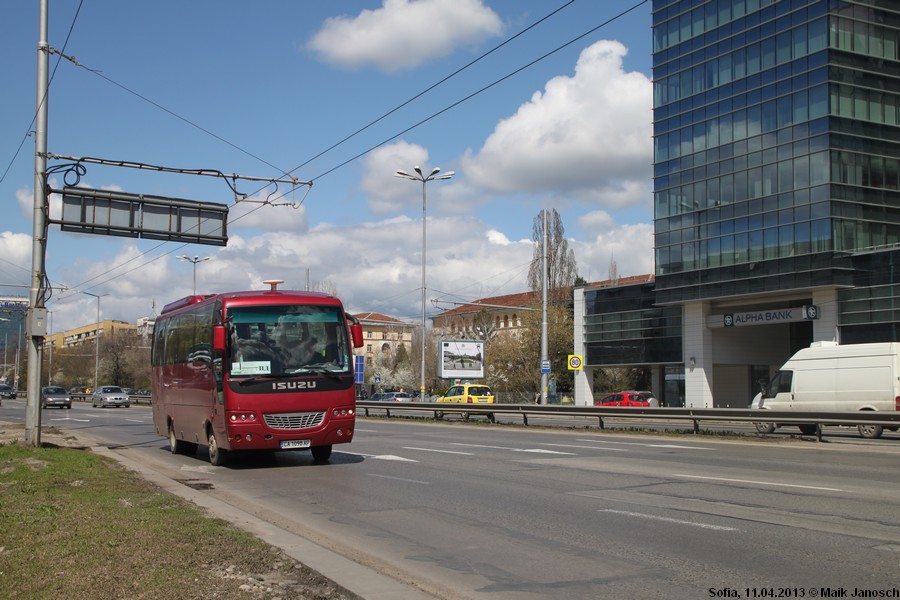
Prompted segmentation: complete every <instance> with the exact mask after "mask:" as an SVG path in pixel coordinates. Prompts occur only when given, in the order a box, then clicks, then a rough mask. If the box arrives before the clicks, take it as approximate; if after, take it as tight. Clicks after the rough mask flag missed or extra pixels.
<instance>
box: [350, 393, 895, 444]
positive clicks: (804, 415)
mask: <svg viewBox="0 0 900 600" xmlns="http://www.w3.org/2000/svg"><path fill="white" fill-rule="evenodd" d="M356 407H357V410H360V409H362V410H364V411H365V415H366V416H369V415H370V412H369V411H370V410H380V411H382V410H383V411H384V412H385V414H386V416H387V417H390V416H391V411H414V412H423V413H428V412H430V413H433V416H434V417H435V418H436V417H437V413H439V412H442V413H463V415H465V416H468V415H488V414H494V415H500V414H503V415H518V416H521V417H522V423H523V424H524V425H528V417H529V416H559V417H593V418H596V419H598V420H599V426H600V429H603V427H604V423H603V419H604V418H609V417H619V418H621V417H625V418H633V419H639V420H640V419H648V420H649V419H653V420H659V419H668V420H675V421H689V422H691V423H692V425H693V430H694V433H699V432H700V423H701V422H719V423H721V422H744V423H778V424H779V425H815V426H816V430H817V433H816V435H817V436H818V437H819V438H821V436H822V426H823V425H850V426H854V427H855V426H858V425H880V426H882V427H884V428H893V429H896V428H900V412H887V411H854V412H801V411H785V410H765V409H763V410H760V409H756V410H751V409H742V408H669V407H659V408H650V407H646V408H633V407H624V406H622V407H607V406H558V405H538V404H457V403H449V402H369V401H366V400H357V402H356Z"/></svg>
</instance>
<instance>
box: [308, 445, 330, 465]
mask: <svg viewBox="0 0 900 600" xmlns="http://www.w3.org/2000/svg"><path fill="white" fill-rule="evenodd" d="M310 451H311V452H312V457H313V460H314V461H315V462H328V459H329V458H331V444H328V445H326V446H313V447H312V448H310Z"/></svg>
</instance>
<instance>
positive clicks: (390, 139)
mask: <svg viewBox="0 0 900 600" xmlns="http://www.w3.org/2000/svg"><path fill="white" fill-rule="evenodd" d="M649 1H650V0H640V1H639V2H637V3H636V4H634V5H632V6H631V7H630V8H627V9H625V10H623V11H621V12H620V13H618V14H616V15H615V16H613V17H611V18H609V19H607V20H606V21H604V22H602V23H600V24H599V25H597V26H595V27H593V28H591V29H589V30H588V31H586V32H584V33H582V34H580V35H578V36H576V37H575V38H572V39H570V40H569V41H567V42H565V43H563V44H561V45H559V46H557V47H556V48H554V49H552V50H550V51H548V52H546V53H544V54H543V55H541V56H539V57H538V58H536V59H534V60H532V61H530V62H528V63H527V64H525V65H523V66H521V67H519V68H517V69H515V70H513V71H512V72H510V73H508V74H506V75H504V76H502V77H500V78H499V79H496V80H494V81H493V82H491V83H489V84H487V85H485V86H483V87H481V88H480V89H478V90H476V91H474V92H472V93H470V94H468V95H467V96H464V97H463V98H461V99H459V100H457V101H455V102H453V103H451V104H450V105H448V106H446V107H444V108H442V109H441V110H439V111H437V112H435V113H433V114H432V115H430V116H428V117H426V118H424V119H422V120H420V121H418V122H417V123H415V124H413V125H411V126H409V127H407V128H406V129H404V130H402V131H400V132H398V133H396V134H394V135H392V136H391V137H389V138H387V139H385V140H383V141H381V142H380V143H378V144H376V145H374V146H371V147H369V148H368V149H366V150H364V151H362V152H360V153H358V154H356V155H354V156H353V157H351V158H349V159H347V160H345V161H343V162H341V163H339V164H338V165H336V166H334V167H332V168H330V169H328V170H327V171H325V172H323V173H321V174H319V175H317V176H315V177H313V178H312V179H310V181H311V182H314V181H316V180H318V179H321V178H323V177H325V176H327V175H329V174H331V173H333V172H334V171H336V170H338V169H340V168H342V167H344V166H346V165H348V164H350V163H351V162H354V161H356V160H358V159H359V158H361V157H363V156H365V155H366V154H368V153H370V152H372V151H373V150H375V149H377V148H379V147H381V146H383V145H385V144H387V143H389V142H390V141H392V140H394V139H396V138H398V137H400V136H402V135H404V134H405V133H408V132H409V131H412V130H413V129H416V128H417V127H419V126H421V125H423V124H425V123H427V122H429V121H431V120H433V119H435V118H437V117H438V116H440V115H442V114H444V113H445V112H448V111H449V110H451V109H453V108H455V107H457V106H459V105H460V104H462V103H464V102H466V101H468V100H470V99H472V98H474V97H475V96H478V95H479V94H481V93H483V92H485V91H487V90H489V89H491V88H493V87H495V86H497V85H499V84H500V83H502V82H504V81H506V80H507V79H510V78H511V77H513V76H515V75H517V74H518V73H521V72H522V71H524V70H526V69H528V68H530V67H532V66H534V65H535V64H537V63H539V62H541V61H543V60H545V59H546V58H548V57H550V56H552V55H554V54H556V53H558V52H560V51H562V50H563V49H565V48H567V47H569V46H571V45H572V44H574V43H576V42H578V41H579V40H581V39H583V38H585V37H587V36H589V35H591V34H593V33H595V32H596V31H598V30H599V29H601V28H603V27H605V26H607V25H609V24H610V23H613V22H615V21H616V20H618V19H620V18H622V17H624V16H625V15H627V14H629V13H630V12H632V11H634V10H636V9H637V8H639V7H640V6H642V5H644V4H646V3H647V2H649ZM570 4H572V2H569V3H567V4H565V5H563V6H561V7H559V8H558V9H556V10H555V11H553V12H552V13H550V14H548V15H547V16H545V17H543V18H542V19H540V20H539V21H537V22H536V23H534V24H532V25H530V26H529V27H528V28H527V29H525V30H523V31H522V32H519V33H517V34H516V36H514V37H513V38H510V40H507V41H505V42H503V43H501V44H500V45H498V46H497V47H496V48H494V49H492V50H490V51H488V52H487V53H485V54H484V55H482V56H481V57H479V58H478V59H475V60H473V61H471V62H470V63H468V65H466V67H464V68H467V67H468V66H471V65H473V64H475V63H476V62H477V61H478V60H480V59H481V58H483V57H485V56H487V55H488V54H490V53H491V52H493V51H494V50H496V49H498V48H500V47H501V46H502V45H504V44H505V43H508V42H509V41H511V40H512V39H514V38H515V37H518V36H519V35H521V34H522V33H524V32H525V31H527V30H528V29H531V28H533V27H534V26H536V25H537V24H539V23H540V22H542V21H544V20H546V19H547V18H549V17H550V16H552V15H553V14H556V13H557V12H559V11H560V10H562V9H563V8H566V7H567V6H569V5H570ZM79 66H80V65H79ZM88 70H89V71H91V72H93V73H95V74H97V75H98V76H100V77H102V78H103V79H105V80H107V81H109V82H110V83H113V84H114V85H116V86H118V87H121V88H122V89H124V90H126V91H128V92H129V93H132V94H134V95H136V96H138V97H139V98H141V99H144V100H145V101H147V102H149V103H151V104H152V105H154V106H157V107H158V108H160V109H161V110H164V111H166V112H167V113H170V114H172V115H173V116H175V117H176V118H179V119H180V120H182V121H184V122H186V123H188V124H191V125H192V126H194V127H197V128H198V129H200V130H201V131H204V132H206V133H208V134H209V135H212V136H213V137H215V138H216V139H219V140H221V141H223V142H225V143H227V144H229V145H231V146H233V147H235V148H237V149H238V150H241V151H242V152H244V153H245V154H248V155H249V156H252V157H254V158H257V159H258V160H260V161H262V162H263V163H265V164H267V165H268V166H271V167H272V168H274V169H276V170H277V171H280V172H281V173H282V174H284V175H290V174H291V173H293V172H295V171H296V170H298V169H299V168H301V167H302V166H304V165H305V164H307V163H308V162H310V161H311V160H314V159H315V158H316V157H318V156H321V155H322V154H324V153H326V152H328V151H329V150H331V149H333V148H335V147H337V146H339V145H340V144H342V143H344V142H345V141H347V140H349V139H350V138H351V137H353V136H355V135H356V134H357V133H360V132H362V131H364V130H365V129H367V128H368V127H370V126H371V125H373V124H375V123H377V122H378V121H380V120H381V119H383V118H384V117H386V116H388V115H389V114H391V113H393V112H395V111H396V110H399V109H400V108H402V107H403V106H405V105H407V104H409V103H410V102H412V101H413V100H415V99H416V98H418V97H421V96H422V95H423V94H425V93H427V92H428V91H430V90H431V89H433V88H434V87H437V86H438V85H440V84H441V83H443V82H445V81H446V80H448V79H450V78H451V77H453V76H454V75H456V74H457V73H459V72H461V71H462V70H463V69H459V70H457V71H455V72H454V73H453V74H451V75H449V76H447V77H445V78H444V79H442V80H441V81H440V82H438V83H436V84H434V85H432V86H430V87H429V88H427V89H426V90H425V91H423V92H421V93H419V94H417V95H416V96H414V97H413V98H412V99H410V100H408V101H407V102H405V103H403V104H401V105H400V106H398V107H396V108H395V109H392V110H391V111H390V112H389V113H387V114H385V115H383V116H382V117H380V118H379V119H377V120H376V121H373V122H372V123H370V124H369V125H367V126H365V127H363V128H361V129H359V130H358V131H357V132H355V133H354V134H351V135H350V136H348V137H347V138H345V139H344V140H341V141H340V142H338V143H337V144H334V145H333V146H332V147H330V148H328V149H326V150H325V151H323V152H322V153H320V154H318V155H316V157H314V158H312V159H309V160H308V161H306V162H304V163H303V164H301V165H299V166H298V167H295V168H294V169H291V170H290V171H283V170H281V169H279V168H278V167H275V166H274V165H271V164H270V163H268V162H266V161H265V160H263V159H261V158H259V157H256V156H255V155H253V154H251V153H249V152H247V151H244V150H242V149H240V148H239V147H237V146H235V145H234V144H232V143H231V142H228V141H227V140H225V139H224V138H221V137H220V136H218V135H216V134H213V133H212V132H209V131H208V130H206V129H204V128H202V127H200V126H199V125H196V124H194V123H192V122H191V121H189V120H187V119H185V118H183V117H181V116H179V115H177V114H175V113H174V112H172V111H169V110H168V109H166V108H164V107H162V106H161V105H159V104H157V103H155V102H153V101H151V100H149V99H147V98H145V97H144V96H142V95H140V94H138V93H136V92H133V91H132V90H129V89H128V88H127V87H125V86H122V85H121V84H119V83H117V82H115V81H113V80H111V79H109V78H107V77H106V76H105V75H102V74H101V73H99V72H96V71H94V70H91V69H88ZM262 189H264V188H262ZM255 193H258V191H257V192H255ZM286 194H287V192H286V193H284V194H282V195H280V196H277V197H275V198H274V200H278V199H280V198H283V197H284V196H285V195H286ZM261 206H262V205H261ZM261 206H260V207H257V209H254V211H250V212H248V213H246V214H245V215H242V217H243V216H247V215H249V214H251V213H252V212H255V210H258V208H261ZM242 217H239V218H242ZM230 222H231V221H229V223H230ZM164 243H165V242H164ZM161 245H162V244H160V245H158V246H156V247H154V248H152V249H150V250H148V251H146V252H144V253H142V254H141V255H140V256H144V255H146V254H148V253H150V252H152V251H153V250H155V249H157V248H159V247H160V246H161ZM185 245H186V244H185ZM182 247H184V245H182V246H179V247H178V248H182ZM176 250H177V249H176ZM174 251H175V250H173V251H171V252H166V253H164V254H161V255H159V256H157V257H155V258H153V259H151V260H150V261H147V262H145V263H143V264H141V265H139V266H138V267H135V269H137V268H140V267H142V266H144V265H146V264H149V263H150V262H153V261H155V260H156V259H157V258H161V257H162V256H167V255H169V254H171V253H172V252H174ZM136 258H139V257H136ZM132 260H135V259H132ZM129 262H131V261H129ZM126 264H127V263H126ZM135 269H130V270H128V271H125V272H123V273H120V274H118V275H115V276H113V277H110V278H109V279H107V280H106V281H103V282H100V283H98V284H95V285H94V286H92V288H93V287H97V286H99V285H102V284H103V283H107V282H108V281H111V280H113V279H115V278H118V277H121V276H123V275H126V274H128V273H130V272H132V271H133V270H135ZM110 272H111V271H108V272H107V274H108V273H110ZM103 275H104V274H100V275H98V276H96V277H94V278H92V279H90V280H87V281H86V282H83V283H87V282H90V281H93V280H95V279H98V278H99V277H102V276H103ZM81 285H83V284H81ZM92 288H88V289H92Z"/></svg>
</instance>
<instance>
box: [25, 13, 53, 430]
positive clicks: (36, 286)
mask: <svg viewBox="0 0 900 600" xmlns="http://www.w3.org/2000/svg"><path fill="white" fill-rule="evenodd" d="M48 11H49V0H41V3H40V17H39V18H40V23H39V26H38V27H39V28H38V47H37V53H38V56H37V114H36V117H35V130H34V217H33V225H34V233H33V243H32V251H31V290H30V293H29V307H28V312H27V315H28V319H27V324H28V328H27V332H28V341H29V342H30V343H29V344H28V374H27V378H26V382H27V383H26V385H27V386H28V389H27V402H26V405H25V406H26V408H25V443H26V444H29V445H31V446H34V447H40V445H41V401H40V396H41V362H42V360H43V349H44V348H43V347H44V334H43V333H42V331H41V330H40V328H39V327H37V324H38V320H39V319H38V314H39V313H40V311H44V310H45V309H44V292H43V286H44V281H45V280H46V274H45V272H44V259H45V252H46V243H47V226H46V220H47V188H46V177H47V156H46V153H47V102H48V101H49V97H48V95H49V63H50V44H49V42H48V41H47V38H48V29H49V28H48V22H49V17H48V14H47V13H48Z"/></svg>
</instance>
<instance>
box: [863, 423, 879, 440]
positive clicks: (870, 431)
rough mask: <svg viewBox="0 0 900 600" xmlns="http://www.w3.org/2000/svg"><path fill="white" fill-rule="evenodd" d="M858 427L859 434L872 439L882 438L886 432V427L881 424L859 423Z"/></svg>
mask: <svg viewBox="0 0 900 600" xmlns="http://www.w3.org/2000/svg"><path fill="white" fill-rule="evenodd" d="M857 429H858V430H859V435H861V436H862V437H864V438H868V439H870V440H874V439H876V438H880V437H881V434H882V433H883V432H884V428H883V427H882V426H881V425H859V426H858V427H857Z"/></svg>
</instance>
